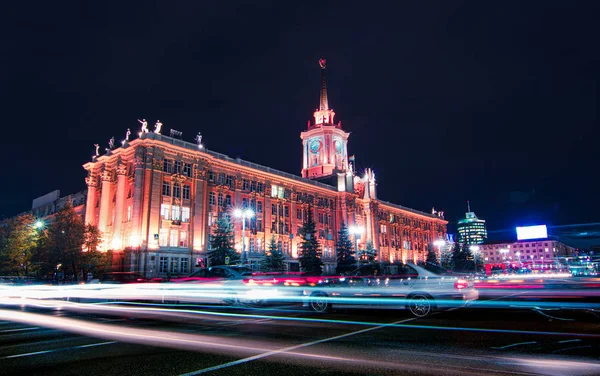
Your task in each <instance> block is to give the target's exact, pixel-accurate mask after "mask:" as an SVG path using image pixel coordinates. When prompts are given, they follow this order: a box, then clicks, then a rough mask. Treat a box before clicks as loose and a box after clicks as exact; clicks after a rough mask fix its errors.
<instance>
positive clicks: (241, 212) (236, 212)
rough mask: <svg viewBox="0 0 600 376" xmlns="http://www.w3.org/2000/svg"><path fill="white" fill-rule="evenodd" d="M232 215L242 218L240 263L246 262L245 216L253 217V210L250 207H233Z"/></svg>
mask: <svg viewBox="0 0 600 376" xmlns="http://www.w3.org/2000/svg"><path fill="white" fill-rule="evenodd" d="M233 216H234V217H236V218H241V219H242V265H244V264H245V263H246V262H248V256H247V255H246V218H252V217H254V212H253V211H252V210H251V209H244V210H242V209H235V210H234V211H233Z"/></svg>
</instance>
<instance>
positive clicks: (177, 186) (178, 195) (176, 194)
mask: <svg viewBox="0 0 600 376" xmlns="http://www.w3.org/2000/svg"><path fill="white" fill-rule="evenodd" d="M173 197H175V198H181V185H180V184H179V183H175V184H173Z"/></svg>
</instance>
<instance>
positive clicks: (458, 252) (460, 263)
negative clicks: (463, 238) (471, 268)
mask: <svg viewBox="0 0 600 376" xmlns="http://www.w3.org/2000/svg"><path fill="white" fill-rule="evenodd" d="M465 261H466V256H465V254H464V253H463V251H462V247H461V244H460V243H459V242H456V243H454V248H453V249H452V269H453V270H463V269H464V267H465Z"/></svg>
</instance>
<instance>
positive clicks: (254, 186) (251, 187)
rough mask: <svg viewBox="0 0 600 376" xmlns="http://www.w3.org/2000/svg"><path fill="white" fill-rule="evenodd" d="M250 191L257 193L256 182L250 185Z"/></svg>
mask: <svg viewBox="0 0 600 376" xmlns="http://www.w3.org/2000/svg"><path fill="white" fill-rule="evenodd" d="M250 190H251V191H252V192H256V182H255V181H253V182H251V183H250Z"/></svg>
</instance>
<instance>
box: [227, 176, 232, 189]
mask: <svg viewBox="0 0 600 376" xmlns="http://www.w3.org/2000/svg"><path fill="white" fill-rule="evenodd" d="M227 185H228V186H229V188H233V176H227Z"/></svg>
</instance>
